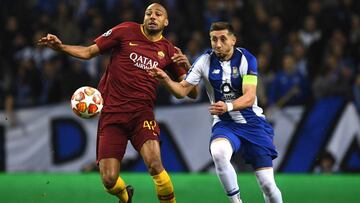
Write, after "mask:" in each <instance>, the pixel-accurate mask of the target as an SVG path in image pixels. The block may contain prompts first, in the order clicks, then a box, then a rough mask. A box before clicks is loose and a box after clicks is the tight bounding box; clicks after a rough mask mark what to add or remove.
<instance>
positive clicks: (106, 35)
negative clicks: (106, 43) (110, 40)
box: [102, 29, 112, 37]
mask: <svg viewBox="0 0 360 203" xmlns="http://www.w3.org/2000/svg"><path fill="white" fill-rule="evenodd" d="M111 33H112V30H111V29H110V30H108V31H107V32H105V33H104V34H102V36H103V37H108V36H109V35H111Z"/></svg>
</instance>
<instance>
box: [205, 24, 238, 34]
mask: <svg viewBox="0 0 360 203" xmlns="http://www.w3.org/2000/svg"><path fill="white" fill-rule="evenodd" d="M218 30H228V31H229V33H230V34H233V35H235V32H234V28H233V26H232V25H231V24H230V23H228V22H214V23H211V27H210V32H212V31H218Z"/></svg>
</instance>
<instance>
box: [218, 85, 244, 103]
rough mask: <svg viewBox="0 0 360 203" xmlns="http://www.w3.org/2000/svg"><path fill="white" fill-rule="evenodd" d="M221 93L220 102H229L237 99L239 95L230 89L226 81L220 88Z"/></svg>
mask: <svg viewBox="0 0 360 203" xmlns="http://www.w3.org/2000/svg"><path fill="white" fill-rule="evenodd" d="M220 89H221V93H222V95H223V96H222V101H225V102H230V101H233V100H235V99H237V98H238V97H239V96H240V94H239V92H238V91H236V90H235V89H234V88H232V87H231V85H230V82H229V81H226V82H225V83H223V84H222V85H221V87H220Z"/></svg>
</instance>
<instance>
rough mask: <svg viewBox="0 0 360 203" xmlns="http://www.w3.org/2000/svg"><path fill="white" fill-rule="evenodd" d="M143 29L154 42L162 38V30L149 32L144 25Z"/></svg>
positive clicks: (145, 34) (146, 35)
mask: <svg viewBox="0 0 360 203" xmlns="http://www.w3.org/2000/svg"><path fill="white" fill-rule="evenodd" d="M141 31H142V33H143V34H144V36H145V37H146V38H147V39H148V40H150V41H152V42H156V41H159V40H160V39H161V38H162V32H161V31H160V32H157V33H149V31H148V30H146V29H145V27H144V25H141Z"/></svg>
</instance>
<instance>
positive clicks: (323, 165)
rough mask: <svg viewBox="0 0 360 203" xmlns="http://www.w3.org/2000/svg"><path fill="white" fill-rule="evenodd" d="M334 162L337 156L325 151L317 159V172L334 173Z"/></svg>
mask: <svg viewBox="0 0 360 203" xmlns="http://www.w3.org/2000/svg"><path fill="white" fill-rule="evenodd" d="M334 164H335V158H334V156H333V155H332V154H331V153H329V152H325V153H323V154H322V155H320V157H319V159H318V160H317V165H316V166H315V172H316V173H334V172H335V170H334Z"/></svg>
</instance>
